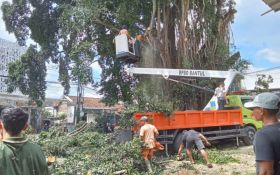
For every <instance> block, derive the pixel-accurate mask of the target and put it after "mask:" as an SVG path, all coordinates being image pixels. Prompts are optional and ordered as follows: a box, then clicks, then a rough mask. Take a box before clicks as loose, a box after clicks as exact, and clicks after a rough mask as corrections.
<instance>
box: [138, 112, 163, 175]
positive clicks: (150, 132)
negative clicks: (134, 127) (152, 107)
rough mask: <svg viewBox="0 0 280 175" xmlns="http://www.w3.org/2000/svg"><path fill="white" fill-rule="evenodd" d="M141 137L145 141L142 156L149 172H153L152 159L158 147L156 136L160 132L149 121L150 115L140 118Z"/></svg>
mask: <svg viewBox="0 0 280 175" xmlns="http://www.w3.org/2000/svg"><path fill="white" fill-rule="evenodd" d="M140 125H141V128H140V139H141V141H143V142H144V146H143V148H142V156H143V158H144V161H145V164H146V166H147V168H148V171H149V173H152V172H153V170H152V166H151V160H152V158H153V155H154V149H155V147H156V136H157V135H158V134H159V133H158V130H157V129H156V127H155V126H154V125H152V124H149V123H148V117H146V116H142V117H141V119H140Z"/></svg>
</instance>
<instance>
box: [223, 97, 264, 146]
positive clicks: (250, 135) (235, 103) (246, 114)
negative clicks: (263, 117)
mask: <svg viewBox="0 0 280 175" xmlns="http://www.w3.org/2000/svg"><path fill="white" fill-rule="evenodd" d="M227 99H228V104H227V105H226V106H225V108H226V109H235V108H241V109H242V116H243V123H244V132H245V133H244V135H245V137H243V141H244V143H245V144H246V145H251V144H253V141H254V136H255V133H256V131H257V130H258V129H261V128H262V127H263V124H262V122H261V121H256V119H255V118H254V117H253V116H252V111H251V110H249V109H247V108H245V107H244V104H245V103H246V102H249V101H252V100H253V98H252V96H249V95H228V96H227Z"/></svg>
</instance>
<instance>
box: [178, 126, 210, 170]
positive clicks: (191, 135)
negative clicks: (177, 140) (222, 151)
mask: <svg viewBox="0 0 280 175" xmlns="http://www.w3.org/2000/svg"><path fill="white" fill-rule="evenodd" d="M202 141H204V142H205V143H206V145H208V146H211V144H210V143H209V141H208V140H207V139H206V137H205V136H204V135H202V134H201V133H199V132H197V131H195V130H192V129H191V130H189V131H187V130H184V131H183V135H182V138H181V144H180V147H179V150H178V155H177V160H182V159H183V157H182V151H183V148H184V147H185V148H186V152H187V155H188V157H189V159H190V161H191V163H193V164H194V163H195V161H194V159H193V156H192V147H193V144H195V145H196V148H197V149H198V150H199V152H200V154H201V155H202V157H203V158H204V160H205V161H206V163H207V166H208V168H212V167H213V165H212V164H211V163H210V161H209V158H208V153H207V152H206V151H205V150H204V148H205V146H204V144H203V142H202Z"/></svg>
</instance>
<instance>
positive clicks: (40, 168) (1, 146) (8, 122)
mask: <svg viewBox="0 0 280 175" xmlns="http://www.w3.org/2000/svg"><path fill="white" fill-rule="evenodd" d="M0 119H1V123H0V124H1V125H2V128H3V130H2V132H3V133H2V134H3V140H2V141H1V142H0V174H1V175H49V170H48V165H47V162H46V158H45V156H44V154H43V151H42V150H41V148H40V147H39V146H38V145H35V144H33V143H30V142H29V141H28V139H27V138H26V137H25V136H23V134H22V131H24V130H25V129H26V128H27V126H28V125H27V121H28V114H27V113H25V112H24V111H23V110H22V109H20V108H5V109H3V110H2V112H1V117H0Z"/></svg>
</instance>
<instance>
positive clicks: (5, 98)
mask: <svg viewBox="0 0 280 175" xmlns="http://www.w3.org/2000/svg"><path fill="white" fill-rule="evenodd" d="M25 51H26V47H21V46H19V45H18V44H17V43H13V42H10V41H6V40H4V39H1V38H0V105H11V106H16V103H17V102H20V103H22V102H27V101H28V99H27V98H26V97H25V96H23V95H22V94H21V93H20V92H19V91H15V92H13V93H12V94H8V93H7V85H6V82H5V80H6V79H7V76H8V64H9V63H10V62H12V61H15V60H17V59H19V58H20V56H21V55H22V54H24V53H25Z"/></svg>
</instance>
